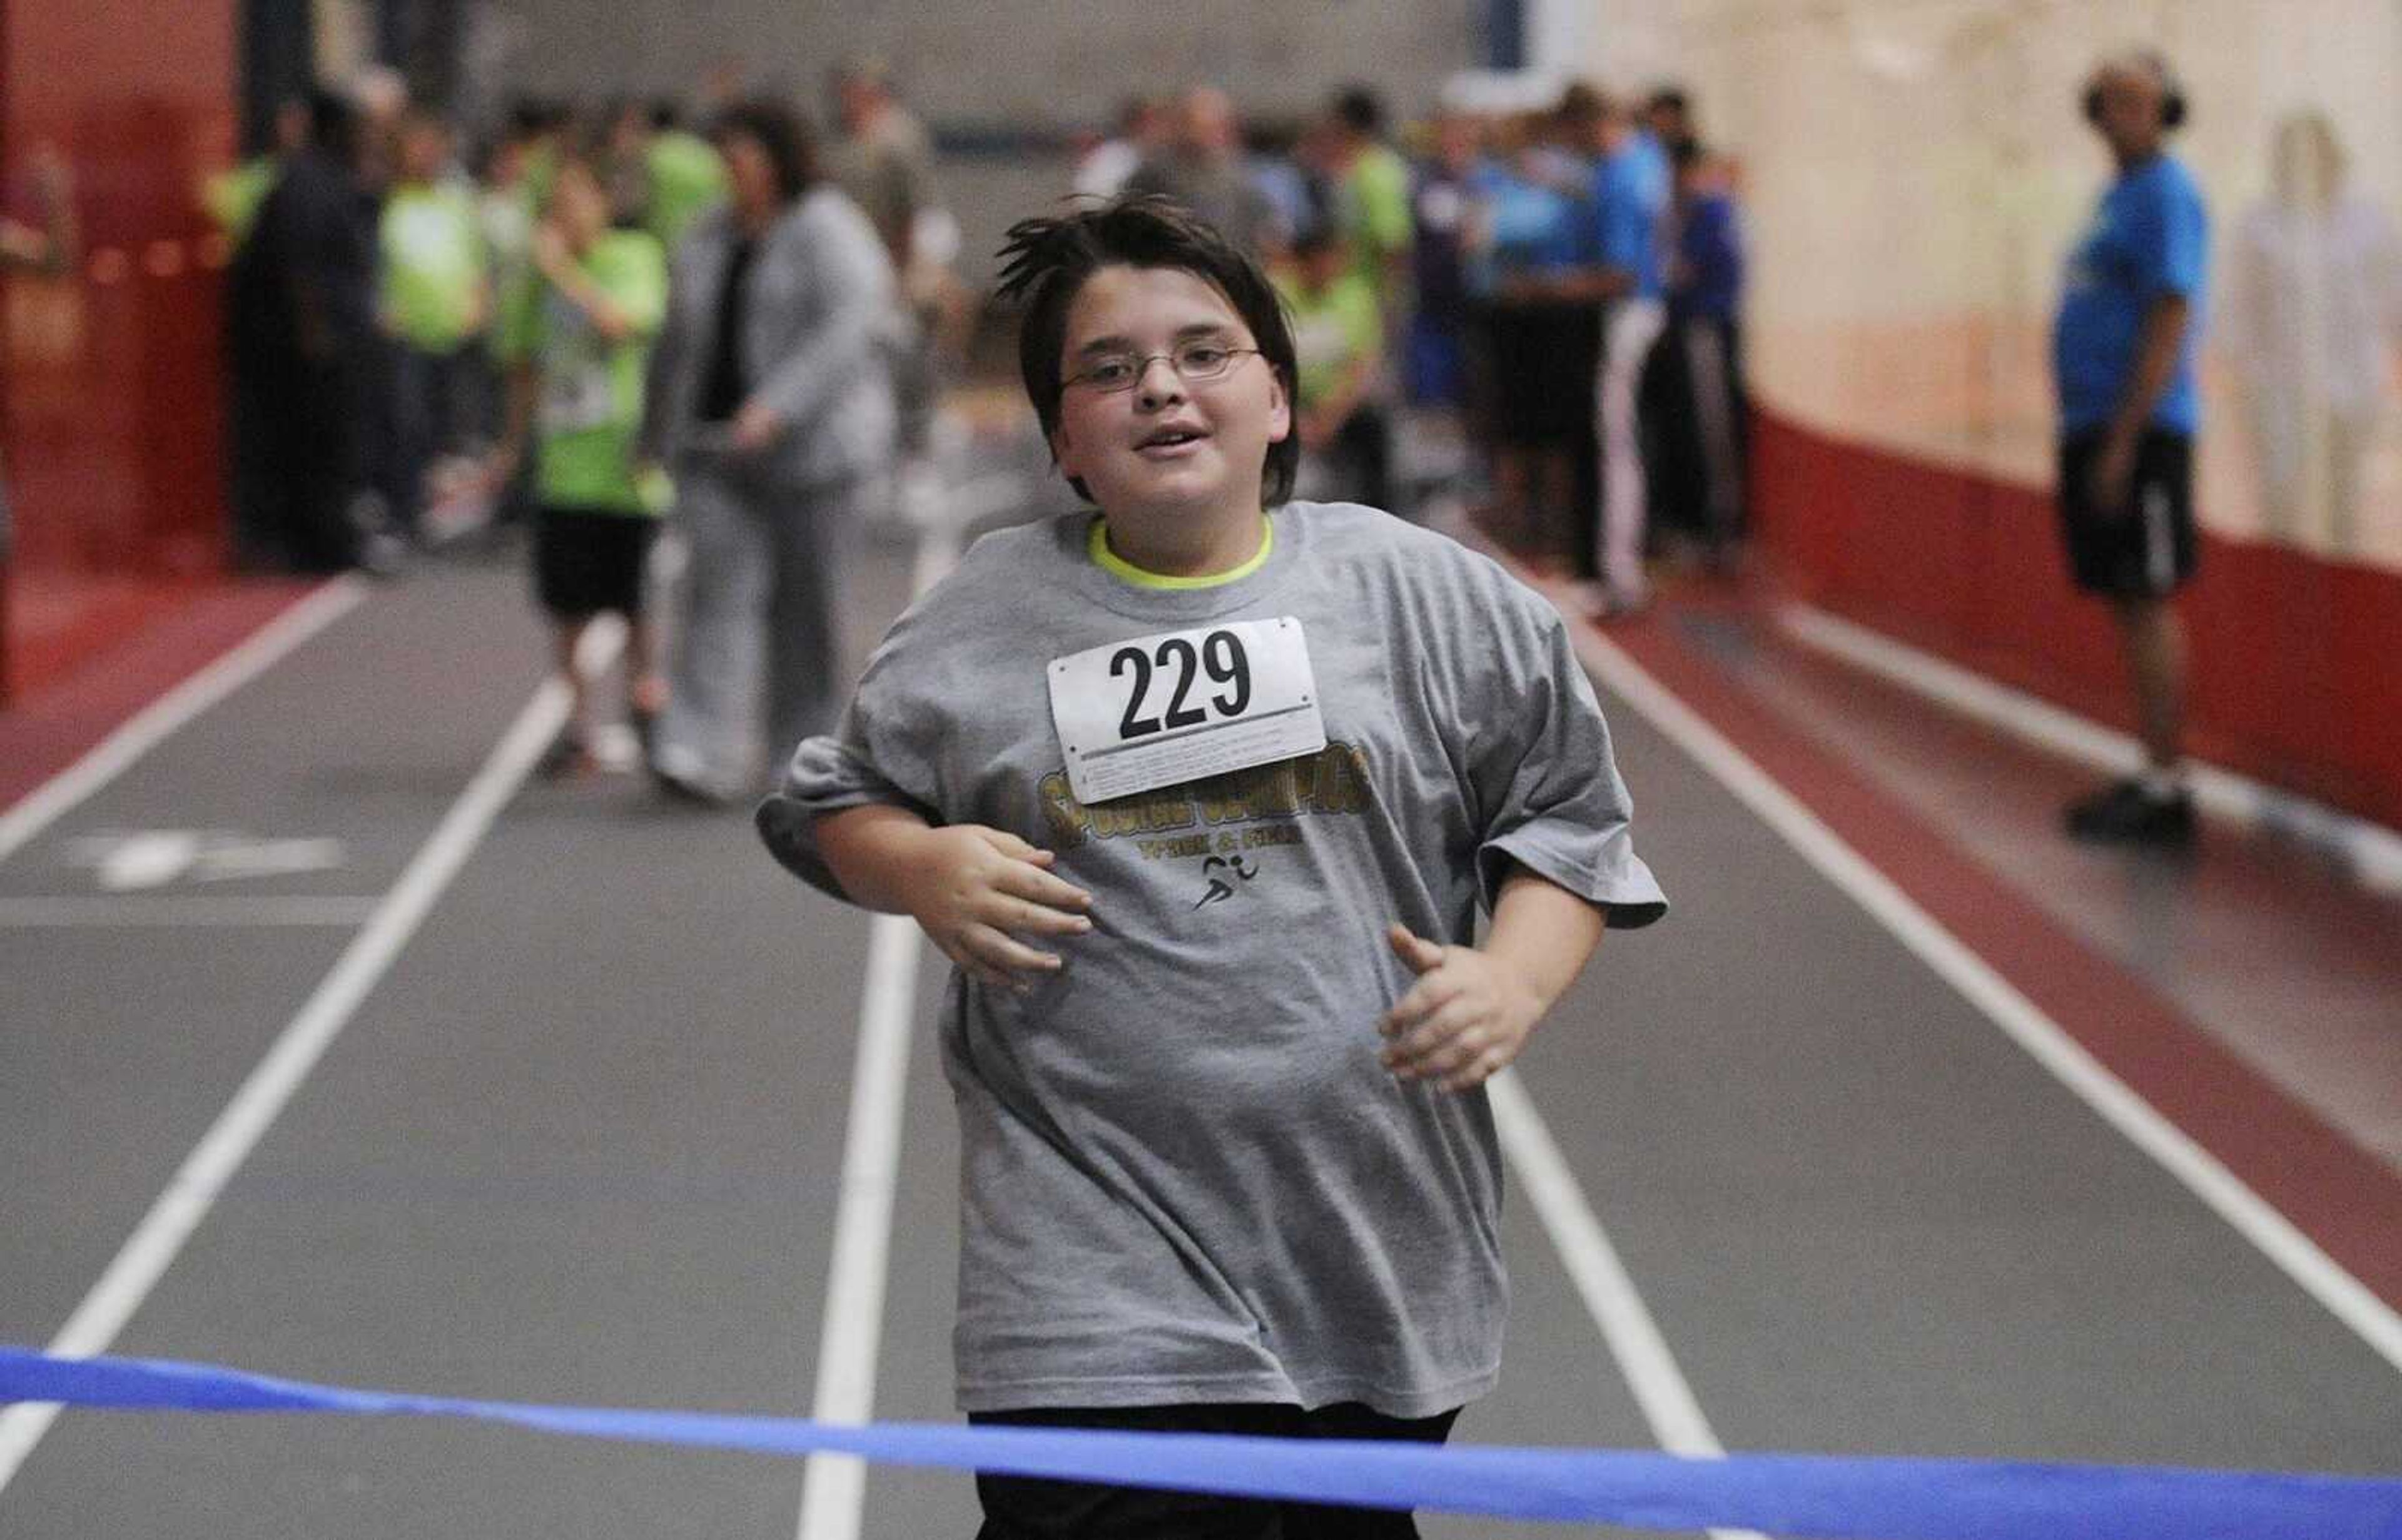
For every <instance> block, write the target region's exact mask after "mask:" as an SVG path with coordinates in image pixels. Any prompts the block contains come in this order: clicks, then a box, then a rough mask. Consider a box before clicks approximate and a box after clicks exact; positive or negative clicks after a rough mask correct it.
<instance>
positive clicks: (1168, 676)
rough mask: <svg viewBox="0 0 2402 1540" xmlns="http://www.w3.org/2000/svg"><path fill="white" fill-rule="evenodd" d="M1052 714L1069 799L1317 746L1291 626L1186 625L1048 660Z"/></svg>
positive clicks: (1131, 790) (1304, 657)
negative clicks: (1064, 764) (1070, 793)
mask: <svg viewBox="0 0 2402 1540" xmlns="http://www.w3.org/2000/svg"><path fill="white" fill-rule="evenodd" d="M1045 672H1046V674H1047V675H1048V682H1049V684H1050V687H1051V721H1052V724H1053V725H1054V726H1056V728H1057V729H1058V730H1059V747H1060V749H1061V750H1062V751H1063V752H1064V753H1065V754H1066V755H1067V760H1068V785H1069V787H1070V789H1071V790H1073V791H1074V792H1075V793H1076V800H1077V801H1078V802H1082V803H1085V804H1092V803H1098V802H1108V801H1110V800H1111V798H1114V797H1130V796H1134V795H1136V794H1138V793H1139V792H1143V791H1156V790H1158V789H1159V788H1160V787H1163V786H1179V785H1181V784H1183V783H1184V782H1186V781H1193V780H1199V779H1201V778H1203V777H1208V776H1222V775H1224V774H1226V773H1227V772H1229V771H1233V770H1248V769H1249V768H1250V767H1251V766H1253V765H1255V764H1272V763H1275V762H1277V760H1287V759H1291V758H1293V757H1294V756H1296V755H1300V754H1314V753H1316V752H1318V750H1319V749H1323V748H1325V747H1326V722H1325V719H1324V718H1323V717H1322V716H1320V715H1319V713H1318V682H1317V680H1316V679H1315V677H1314V676H1312V674H1311V673H1310V668H1309V647H1308V644H1307V642H1306V641H1305V639H1303V637H1302V632H1301V622H1300V621H1298V620H1295V619H1293V618H1292V617H1291V616H1289V615H1288V616H1285V617H1283V618H1281V619H1277V620H1249V621H1236V622H1231V623H1229V624H1226V625H1222V626H1194V628H1193V629H1191V630H1189V631H1163V632H1161V633H1159V634H1158V635H1156V636H1150V637H1139V638H1137V639H1134V640H1131V641H1121V642H1112V643H1111V644H1110V645H1109V646H1107V647H1096V648H1094V649H1093V650H1092V651H1090V652H1087V653H1075V654H1074V655H1072V656H1070V657H1064V658H1055V659H1053V660H1052V662H1051V665H1050V667H1048V669H1046V670H1045Z"/></svg>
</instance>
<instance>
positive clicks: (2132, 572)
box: [2054, 428, 2194, 598]
mask: <svg viewBox="0 0 2402 1540" xmlns="http://www.w3.org/2000/svg"><path fill="white" fill-rule="evenodd" d="M2102 437H2103V435H2102V434H2101V433H2098V432H2095V433H2077V434H2074V435H2072V436H2070V437H2068V438H2064V439H2063V440H2061V444H2060V488H2059V490H2058V492H2057V493H2056V494H2055V499H2054V501H2055V502H2057V503H2058V505H2059V508H2060V535H2061V540H2062V543H2064V545H2065V546H2066V547H2067V550H2068V569H2069V572H2070V574H2071V575H2072V576H2074V577H2075V578H2076V580H2077V586H2078V587H2079V588H2081V589H2083V590H2084V591H2085V592H2087V593H2089V594H2106V595H2110V596H2113V597H2116V598H2146V597H2157V596H2161V595H2167V594H2173V593H2174V592H2176V590H2177V589H2179V588H2181V587H2183V586H2184V585H2185V582H2186V580H2187V579H2188V578H2190V577H2191V576H2193V561H2194V531H2193V440H2192V438H2191V437H2189V436H2188V435H2187V434H2185V433H2175V432H2173V431H2171V430H2170V429H2167V428H2151V429H2147V430H2146V431H2145V433H2144V437H2143V440H2142V442H2141V443H2140V444H2138V445H2137V446H2136V447H2135V474H2134V477H2133V480H2132V481H2131V482H2130V483H2129V485H2128V496H2127V506H2125V507H2124V508H2117V509H2107V508H2097V507H2095V506H2094V503H2093V498H2092V494H2091V492H2090V491H2089V490H2088V489H2087V485H2086V484H2087V482H2088V480H2089V479H2090V478H2091V475H2092V471H2093V459H2094V456H2095V455H2097V454H2099V453H2100V452H2101V449H2102Z"/></svg>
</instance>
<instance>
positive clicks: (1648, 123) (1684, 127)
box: [1643, 86, 1702, 159]
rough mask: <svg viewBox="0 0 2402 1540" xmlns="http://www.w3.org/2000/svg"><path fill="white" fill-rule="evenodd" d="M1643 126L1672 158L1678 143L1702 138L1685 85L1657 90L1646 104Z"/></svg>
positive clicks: (1654, 90)
mask: <svg viewBox="0 0 2402 1540" xmlns="http://www.w3.org/2000/svg"><path fill="white" fill-rule="evenodd" d="M1643 128H1644V131H1646V132H1647V133H1649V134H1650V136H1651V141H1652V143H1654V144H1658V145H1659V146H1660V148H1661V150H1662V151H1663V153H1665V154H1666V155H1668V156H1669V157H1670V158H1672V159H1673V158H1674V157H1675V155H1676V153H1677V146H1678V145H1680V144H1698V143H1699V142H1700V141H1701V137H1702V131H1701V127H1700V125H1698V124H1697V123H1695V122H1694V121H1693V103H1692V98H1691V97H1690V96H1689V95H1687V94H1686V92H1685V89H1684V88H1683V87H1682V86H1661V87H1658V88H1656V89H1653V91H1652V92H1651V97H1650V100H1649V101H1647V102H1645V103H1643Z"/></svg>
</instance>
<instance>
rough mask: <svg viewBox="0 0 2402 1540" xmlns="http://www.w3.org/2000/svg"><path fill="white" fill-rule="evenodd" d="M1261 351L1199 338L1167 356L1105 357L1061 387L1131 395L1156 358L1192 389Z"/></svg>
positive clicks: (1130, 354)
mask: <svg viewBox="0 0 2402 1540" xmlns="http://www.w3.org/2000/svg"><path fill="white" fill-rule="evenodd" d="M1258 351H1259V350H1258V349H1257V348H1230V347H1228V346H1226V344H1224V343H1223V342H1220V341H1216V340H1214V339H1211V338H1208V337H1197V338H1195V339H1194V340H1192V341H1190V342H1180V343H1178V344H1177V345H1176V346H1175V348H1174V349H1172V350H1170V351H1167V352H1164V353H1103V354H1102V355H1101V356H1100V357H1099V358H1097V359H1095V360H1094V361H1093V366H1092V367H1091V368H1089V369H1086V370H1085V371H1084V373H1082V374H1073V375H1070V376H1069V377H1068V378H1065V379H1063V380H1061V381H1060V382H1059V383H1060V385H1061V386H1063V387H1065V386H1069V385H1089V386H1091V387H1092V388H1093V389H1094V390H1096V391H1099V392H1103V393H1104V394H1111V395H1114V394H1115V393H1117V392H1120V391H1131V390H1133V389H1134V388H1135V386H1136V385H1138V384H1139V383H1140V382H1141V380H1142V377H1143V373H1144V371H1145V370H1147V369H1149V368H1150V367H1151V361H1152V360H1153V359H1154V358H1164V359H1166V360H1167V366H1168V367H1169V368H1171V369H1173V370H1175V371H1176V376H1177V378H1179V379H1181V380H1183V381H1184V382H1185V383H1186V384H1188V385H1198V384H1201V383H1203V382H1204V381H1207V380H1212V379H1217V378H1221V377H1222V376H1223V375H1224V374H1225V373H1226V371H1227V370H1229V369H1231V368H1233V367H1234V366H1235V364H1236V363H1237V362H1239V361H1240V360H1241V359H1242V358H1243V357H1244V356H1245V355H1246V354H1249V353H1256V352H1258Z"/></svg>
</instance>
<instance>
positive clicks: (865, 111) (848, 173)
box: [825, 59, 934, 273]
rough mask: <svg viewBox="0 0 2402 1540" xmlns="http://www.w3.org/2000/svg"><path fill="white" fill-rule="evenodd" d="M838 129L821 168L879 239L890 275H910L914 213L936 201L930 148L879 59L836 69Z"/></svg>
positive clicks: (915, 214)
mask: <svg viewBox="0 0 2402 1540" xmlns="http://www.w3.org/2000/svg"><path fill="white" fill-rule="evenodd" d="M834 92H835V120H836V121H837V122H838V123H839V124H840V125H841V132H840V134H839V135H838V136H837V137H836V138H835V142H834V144H833V145H832V146H831V147H830V149H829V151H828V153H827V155H826V158H825V161H826V169H827V171H828V172H830V173H831V174H832V175H833V177H834V179H835V182H836V183H837V184H839V185H840V186H841V187H842V189H843V191H845V192H847V193H849V195H850V199H851V201H852V202H854V203H856V204H858V205H859V207H860V208H861V209H862V210H863V211H864V212H865V213H866V214H867V218H868V221H869V223H871V224H873V225H874V226H875V227H876V233H877V235H878V236H880V237H882V238H883V241H884V249H885V251H886V252H887V253H888V254H890V257H891V263H892V270H893V271H894V272H896V273H904V272H907V271H908V270H909V260H910V246H911V242H912V241H913V240H914V239H915V237H916V234H917V222H918V210H920V209H923V208H925V207H927V206H928V205H929V204H931V203H932V201H933V180H934V168H933V150H932V145H931V144H929V142H928V140H927V138H926V131H925V129H924V127H923V126H922V125H920V124H919V123H918V119H917V118H916V117H915V116H913V115H912V114H911V113H910V111H909V109H908V108H907V107H905V106H903V105H902V104H901V99H900V98H899V96H897V95H896V94H895V93H894V91H893V89H892V77H891V72H890V70H889V69H888V68H887V67H886V66H885V64H884V63H883V62H882V61H880V60H874V59H861V60H854V61H852V62H849V63H847V64H845V65H843V66H842V67H841V68H839V69H837V70H836V71H835V77H834Z"/></svg>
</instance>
